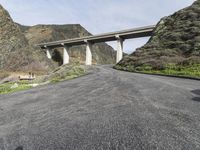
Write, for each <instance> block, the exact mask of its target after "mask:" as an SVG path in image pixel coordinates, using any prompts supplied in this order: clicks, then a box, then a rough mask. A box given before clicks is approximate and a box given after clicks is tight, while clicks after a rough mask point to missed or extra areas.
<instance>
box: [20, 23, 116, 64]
mask: <svg viewBox="0 0 200 150" xmlns="http://www.w3.org/2000/svg"><path fill="white" fill-rule="evenodd" d="M20 27H21V30H22V31H23V33H24V35H25V36H26V38H27V39H28V42H29V44H30V45H35V44H38V43H43V42H50V41H57V40H63V39H72V38H77V37H84V36H89V35H91V34H90V33H89V32H88V31H87V30H86V29H84V28H83V27H82V26H81V25H79V24H72V25H36V26H32V27H29V26H20ZM92 53H93V63H94V64H111V63H115V57H116V56H115V51H114V50H113V48H112V47H110V46H109V45H107V44H105V43H99V44H95V45H94V47H93V50H92ZM69 55H70V60H71V62H80V63H84V62H85V46H76V47H72V48H70V49H69ZM53 59H54V60H55V61H57V62H58V63H59V64H62V49H56V50H55V51H54V53H53Z"/></svg>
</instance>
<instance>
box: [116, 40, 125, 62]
mask: <svg viewBox="0 0 200 150" xmlns="http://www.w3.org/2000/svg"><path fill="white" fill-rule="evenodd" d="M116 38H117V57H116V63H118V62H119V61H120V60H122V58H123V42H124V40H123V39H122V38H120V37H119V36H116Z"/></svg>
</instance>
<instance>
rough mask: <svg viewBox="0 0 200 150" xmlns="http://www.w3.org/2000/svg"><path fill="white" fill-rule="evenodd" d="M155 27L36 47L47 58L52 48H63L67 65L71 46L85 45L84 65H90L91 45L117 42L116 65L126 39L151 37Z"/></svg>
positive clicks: (49, 43) (64, 60)
mask: <svg viewBox="0 0 200 150" xmlns="http://www.w3.org/2000/svg"><path fill="white" fill-rule="evenodd" d="M154 28H155V25H151V26H145V27H139V28H133V29H129V30H122V31H117V32H110V33H104V34H99V35H92V36H86V37H81V38H74V39H68V40H60V41H54V42H48V43H41V44H37V45H36V46H39V47H41V48H42V49H45V50H46V54H47V57H48V58H49V59H51V58H52V55H51V54H52V52H51V51H52V50H53V49H54V48H60V47H63V64H68V63H69V54H68V49H69V48H70V47H71V46H77V45H84V44H86V61H85V64H86V65H92V53H91V49H92V45H93V44H95V43H101V42H110V41H117V56H116V63H118V62H119V61H120V60H121V59H122V58H123V42H124V40H126V39H133V38H140V37H147V36H151V35H152V33H153V30H154Z"/></svg>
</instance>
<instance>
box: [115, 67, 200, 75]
mask: <svg viewBox="0 0 200 150" xmlns="http://www.w3.org/2000/svg"><path fill="white" fill-rule="evenodd" d="M114 68H115V69H118V70H125V71H130V72H141V73H149V74H162V75H175V76H185V77H195V78H200V64H192V65H187V66H185V65H176V64H167V65H165V67H164V68H163V69H160V70H156V69H154V68H152V67H151V66H148V65H143V66H139V67H133V66H126V67H123V66H120V65H116V66H115V67H114Z"/></svg>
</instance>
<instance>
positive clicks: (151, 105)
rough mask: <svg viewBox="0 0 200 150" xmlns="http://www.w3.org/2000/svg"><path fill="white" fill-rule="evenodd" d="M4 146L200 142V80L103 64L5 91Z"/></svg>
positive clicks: (61, 149)
mask: <svg viewBox="0 0 200 150" xmlns="http://www.w3.org/2000/svg"><path fill="white" fill-rule="evenodd" d="M0 149H1V150H4V149H5V150H15V149H17V150H22V149H24V150H107V149H108V150H115V149H116V150H133V149H136V150H146V149H147V150H151V149H152V150H154V149H158V150H160V149H162V150H169V149H170V150H180V149H181V150H184V149H185V150H195V149H200V81H195V80H189V79H178V78H171V77H160V76H152V75H141V74H134V73H128V72H122V71H117V70H114V69H112V68H111V67H110V66H96V67H95V68H94V69H92V71H91V73H90V74H89V75H86V76H83V77H80V78H77V79H74V80H70V81H65V82H61V83H58V84H55V85H48V86H43V87H38V88H34V89H31V90H27V91H22V92H17V93H13V94H9V95H0Z"/></svg>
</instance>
